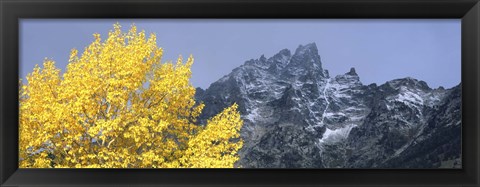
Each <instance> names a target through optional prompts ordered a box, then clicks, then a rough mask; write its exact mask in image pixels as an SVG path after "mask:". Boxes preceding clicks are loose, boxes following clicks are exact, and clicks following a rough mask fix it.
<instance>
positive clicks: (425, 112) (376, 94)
mask: <svg viewBox="0 0 480 187" xmlns="http://www.w3.org/2000/svg"><path fill="white" fill-rule="evenodd" d="M196 99H197V100H198V101H200V102H204V103H205V108H204V110H203V112H202V114H201V116H200V117H199V118H200V119H199V120H200V124H203V123H205V122H206V121H207V120H208V119H209V118H211V117H213V116H214V115H215V114H218V113H219V112H221V111H222V110H223V109H224V108H226V107H228V106H230V105H231V104H233V103H237V104H238V105H239V111H240V114H241V117H242V119H243V120H244V125H243V127H242V130H241V136H242V138H243V140H244V146H243V148H242V149H241V150H240V152H239V155H240V160H239V161H238V162H237V165H238V166H242V167H245V168H438V167H448V168H452V167H456V166H459V165H461V160H459V159H460V156H459V155H460V147H461V146H460V145H461V144H460V139H461V138H460V137H461V136H460V135H459V134H460V132H461V131H460V129H461V128H460V127H461V84H460V85H459V86H457V87H455V89H454V88H450V89H442V88H437V89H431V88H430V87H429V86H428V85H427V83H426V82H424V81H420V80H417V79H414V78H411V77H406V78H400V79H394V80H391V81H387V82H386V83H384V84H382V85H380V86H377V85H376V84H374V83H373V84H370V85H363V84H362V83H361V82H360V77H359V75H358V74H357V72H356V70H355V68H353V67H352V68H350V70H349V71H348V72H346V73H345V74H340V75H336V76H334V77H333V78H330V76H329V74H328V71H327V70H326V69H323V68H322V62H321V60H320V55H319V54H318V49H317V46H316V44H315V43H310V44H307V45H300V46H299V47H298V48H297V49H296V50H295V53H294V54H293V55H292V53H291V52H290V50H288V49H283V50H281V51H279V52H278V53H277V54H275V55H273V56H272V57H270V58H268V57H265V56H264V55H262V56H260V57H259V58H258V59H252V60H249V61H247V62H245V64H244V65H242V66H240V67H237V68H235V69H233V70H232V72H231V73H230V74H228V75H226V76H224V77H223V78H221V79H219V80H218V81H216V82H215V83H212V84H211V85H210V87H209V88H207V89H206V90H203V89H200V88H197V92H196ZM422 155H423V156H422ZM439 155H442V156H439Z"/></svg>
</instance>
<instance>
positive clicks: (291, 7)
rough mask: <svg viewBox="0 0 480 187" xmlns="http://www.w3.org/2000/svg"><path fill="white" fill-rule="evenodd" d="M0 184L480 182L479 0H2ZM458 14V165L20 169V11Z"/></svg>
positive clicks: (44, 14)
mask: <svg viewBox="0 0 480 187" xmlns="http://www.w3.org/2000/svg"><path fill="white" fill-rule="evenodd" d="M0 12H1V13H0V20H1V21H0V32H1V35H0V58H1V62H0V185H2V186H3V185H4V186H53V185H55V186H69V185H72V186H73V185H75V186H80V185H88V186H92V185H95V186H99V185H101V186H109V185H128V186H131V185H162V186H193V185H200V186H205V185H208V186H273V185H275V186H299V185H303V186H445V187H447V186H448V187H454V186H455V187H461V186H462V187H467V186H472V187H473V186H480V162H479V159H480V146H479V145H480V128H479V127H478V125H479V122H480V115H478V114H479V108H480V73H479V72H480V56H479V52H480V3H479V0H300V1H294V0H283V1H282V0H257V1H255V0H177V1H175V0H158V1H155V0H141V1H133V0H125V1H122V0H102V1H94V0H64V1H61V0H38V1H33V0H0ZM22 18H74V19H78V18H118V19H120V18H232V19H238V18H273V19H278V18H292V19H297V18H307V19H311V18H393V19H395V18H456V19H462V26H461V29H462V39H461V42H462V54H461V55H462V100H463V102H462V115H463V116H462V121H463V122H462V125H463V126H462V157H463V161H462V164H463V168H462V169H426V170H425V169H318V170H317V169H160V170H155V169H54V170H52V169H18V150H17V146H18V63H19V61H18V59H19V56H18V54H19V48H18V47H19V43H18V39H19V32H18V31H19V19H22Z"/></svg>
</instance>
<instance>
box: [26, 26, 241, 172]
mask: <svg viewBox="0 0 480 187" xmlns="http://www.w3.org/2000/svg"><path fill="white" fill-rule="evenodd" d="M93 37H94V41H93V42H92V43H91V44H90V45H89V46H87V47H86V48H85V49H84V51H83V53H79V51H77V50H76V49H73V50H72V51H71V53H70V58H69V61H68V62H69V63H68V65H67V67H66V71H65V73H63V74H61V73H60V69H59V68H57V67H55V62H53V61H51V60H49V59H46V60H45V61H44V63H43V67H39V66H36V67H35V68H34V69H33V72H31V73H30V74H28V75H27V77H26V84H22V81H20V87H19V98H20V99H19V100H20V103H19V109H20V125H19V126H20V137H19V144H20V145H19V166H20V167H21V168H50V167H52V168H231V167H234V164H235V162H236V161H237V160H238V159H239V157H238V154H237V152H238V150H239V149H240V148H241V147H242V145H243V141H242V140H241V138H240V133H239V132H240V128H241V126H242V125H243V121H242V120H241V119H240V114H239V112H238V110H237V108H238V106H237V105H236V104H233V105H232V106H230V107H227V108H226V109H224V111H222V112H221V113H219V114H218V115H216V116H215V117H213V118H212V119H210V120H208V123H207V124H203V125H202V124H196V119H197V118H198V116H199V115H200V114H201V111H202V109H203V107H204V105H203V104H202V103H198V102H196V101H195V99H194V95H195V88H194V87H193V86H192V85H191V83H190V77H191V66H192V64H193V61H194V59H193V57H192V56H190V57H189V58H187V60H186V62H185V61H184V59H183V58H182V57H179V58H178V60H177V62H176V63H171V62H167V63H161V57H162V54H163V50H162V49H161V48H158V47H157V44H156V37H155V35H154V34H151V35H150V36H148V37H147V36H146V34H145V32H144V31H141V32H137V28H136V27H135V26H132V27H131V28H130V30H129V31H128V32H126V33H125V32H122V30H121V26H120V25H119V24H115V25H114V29H113V30H112V31H110V32H109V33H108V37H107V38H106V39H105V40H102V38H101V36H100V35H99V34H94V36H93Z"/></svg>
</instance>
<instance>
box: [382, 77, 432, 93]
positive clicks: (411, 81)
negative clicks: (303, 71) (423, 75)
mask: <svg viewBox="0 0 480 187" xmlns="http://www.w3.org/2000/svg"><path fill="white" fill-rule="evenodd" d="M386 84H387V85H389V86H390V87H392V88H393V89H400V88H402V87H406V88H411V89H420V90H424V91H429V90H432V88H430V87H429V86H428V84H427V83H426V82H425V81H420V80H417V79H415V78H412V77H405V78H401V79H394V80H391V81H387V82H386Z"/></svg>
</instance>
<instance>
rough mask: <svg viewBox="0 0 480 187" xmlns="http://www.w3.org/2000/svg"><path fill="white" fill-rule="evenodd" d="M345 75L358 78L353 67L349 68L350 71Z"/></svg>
mask: <svg viewBox="0 0 480 187" xmlns="http://www.w3.org/2000/svg"><path fill="white" fill-rule="evenodd" d="M345 74H346V75H351V76H358V75H357V72H356V71H355V68H354V67H352V68H350V71H349V72H348V73H345Z"/></svg>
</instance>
